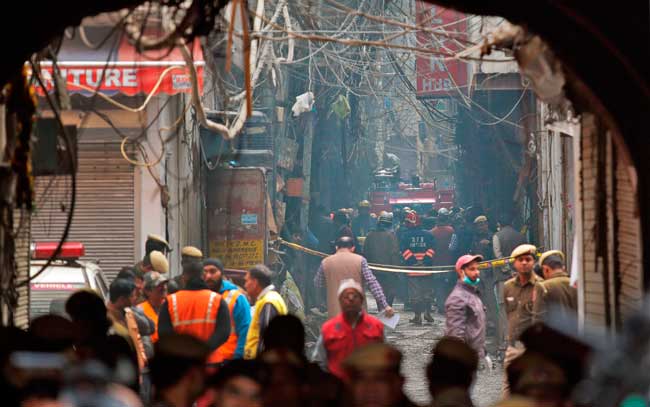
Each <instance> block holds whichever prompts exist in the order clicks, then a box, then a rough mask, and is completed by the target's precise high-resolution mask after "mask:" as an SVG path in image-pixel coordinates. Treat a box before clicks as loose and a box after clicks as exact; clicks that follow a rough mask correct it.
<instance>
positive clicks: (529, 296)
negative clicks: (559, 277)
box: [503, 273, 544, 345]
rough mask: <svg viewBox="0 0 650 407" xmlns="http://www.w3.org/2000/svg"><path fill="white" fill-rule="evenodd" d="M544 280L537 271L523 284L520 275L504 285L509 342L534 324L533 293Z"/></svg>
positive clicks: (511, 343)
mask: <svg viewBox="0 0 650 407" xmlns="http://www.w3.org/2000/svg"><path fill="white" fill-rule="evenodd" d="M542 281H544V280H543V279H542V278H541V277H539V276H537V274H535V273H531V277H530V280H529V281H527V282H526V283H525V284H523V285H522V284H521V281H520V280H519V276H515V277H513V278H511V279H510V280H508V281H506V282H505V284H504V285H503V302H504V303H505V306H506V314H507V315H508V343H509V344H510V345H513V344H514V343H515V341H517V340H518V339H519V336H520V335H521V333H522V332H524V331H525V330H526V328H528V327H529V326H531V325H532V324H533V293H534V292H535V286H536V285H537V284H539V283H540V282H542Z"/></svg>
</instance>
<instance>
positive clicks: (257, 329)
mask: <svg viewBox="0 0 650 407" xmlns="http://www.w3.org/2000/svg"><path fill="white" fill-rule="evenodd" d="M447 215H449V213H448V212H447V213H446V212H445V211H440V212H439V213H438V217H437V220H436V223H435V225H434V226H433V227H432V229H431V230H427V229H426V228H425V227H423V226H422V223H423V222H422V220H421V218H420V217H419V216H418V214H417V213H416V212H415V211H405V213H404V214H403V220H402V222H395V223H397V225H395V224H394V222H393V219H394V217H393V216H391V214H388V213H382V214H381V215H380V216H379V217H378V219H377V221H376V222H374V220H373V221H365V220H363V219H359V218H356V219H355V221H354V222H351V223H350V222H349V218H348V217H347V216H343V214H341V213H340V212H339V213H338V219H337V216H334V220H335V221H336V222H339V223H340V225H338V227H337V234H336V235H335V236H334V237H335V240H334V241H333V253H332V254H331V255H329V256H328V257H326V258H325V259H323V260H322V261H321V263H320V266H319V267H318V268H317V270H316V271H315V274H314V278H313V281H312V284H313V288H314V289H315V290H316V291H319V290H321V291H323V292H324V293H325V304H326V309H327V320H326V321H325V322H324V323H323V324H322V327H321V329H320V331H319V337H318V341H317V343H316V346H315V347H314V348H313V350H312V351H311V352H309V354H306V344H305V328H304V326H303V323H302V321H301V318H298V317H296V316H295V315H292V313H291V312H290V311H291V310H290V307H289V306H288V305H287V303H286V301H285V300H284V299H283V296H282V295H281V294H280V293H279V292H278V289H276V287H275V286H274V284H273V282H274V275H273V272H272V271H271V270H270V269H269V268H268V267H266V266H265V265H257V266H255V267H252V268H251V269H249V270H248V271H247V272H246V275H245V279H244V283H243V287H240V286H237V285H236V284H234V283H233V282H232V281H229V280H228V279H227V278H226V275H225V269H224V265H223V264H222V262H221V261H220V260H219V259H216V258H204V256H203V253H202V252H201V251H200V250H199V249H198V248H195V247H191V246H187V247H185V248H183V250H182V253H181V257H182V260H181V266H182V272H181V273H180V275H178V276H176V277H174V278H172V279H170V278H168V277H167V275H168V274H170V273H169V264H168V261H167V257H166V255H167V253H168V252H169V250H170V248H169V245H168V243H167V242H166V241H165V240H164V239H162V238H160V237H158V236H155V235H150V236H149V237H148V239H147V241H146V244H145V249H146V254H145V256H144V258H143V259H142V261H140V262H138V263H137V264H135V265H134V266H129V267H125V268H123V269H122V270H121V271H120V273H119V274H118V275H117V277H116V278H115V279H114V280H113V281H112V282H111V284H110V288H109V298H108V299H107V300H106V301H105V300H104V299H102V298H101V297H100V296H99V295H98V294H97V293H95V292H93V291H90V290H80V291H78V292H76V293H74V294H73V295H71V296H70V297H69V298H68V299H67V301H66V303H65V312H64V313H61V314H58V315H57V314H48V315H44V316H41V317H39V318H37V319H35V320H33V321H32V323H31V325H30V328H29V330H28V331H21V330H18V329H16V328H3V329H4V333H3V334H2V335H1V336H0V339H1V340H2V342H3V344H2V346H1V351H2V359H0V363H2V365H3V367H4V369H3V372H4V374H3V376H2V378H3V380H2V387H3V389H4V391H3V394H7V395H8V397H9V398H8V399H6V401H7V402H8V404H7V405H24V406H31V405H55V406H59V405H60V406H68V405H73V406H76V405H98V406H99V405H101V406H103V405H106V406H109V405H111V406H121V405H124V406H139V405H152V406H177V407H183V406H193V405H196V406H219V407H221V406H267V405H268V406H274V405H283V406H284V405H296V406H297V405H328V406H329V405H332V406H334V405H336V406H338V405H360V406H361V405H362V406H411V405H414V404H413V403H412V402H411V401H410V400H408V398H407V396H406V395H405V394H404V392H403V384H404V378H403V376H402V374H401V370H400V369H401V360H402V355H401V353H400V352H399V350H398V349H396V348H395V347H393V346H391V345H389V344H386V343H385V332H384V329H385V327H384V323H382V322H381V321H380V319H378V318H377V317H375V316H373V315H371V314H369V313H368V311H367V304H366V301H365V300H366V291H370V293H371V294H372V295H373V296H374V298H375V300H376V303H377V307H378V309H377V311H378V312H379V313H381V314H382V315H383V316H385V317H387V318H390V317H391V316H392V315H393V314H394V312H395V311H394V309H393V307H392V305H393V301H394V299H395V297H396V296H401V295H404V294H403V293H402V291H401V290H400V287H399V285H400V284H401V283H402V282H403V281H402V280H403V279H402V277H401V276H403V275H404V273H399V274H397V273H385V274H378V275H377V276H376V275H375V272H373V271H372V270H371V269H370V267H369V265H368V264H369V263H370V262H371V261H372V263H378V264H386V265H394V264H395V263H398V264H399V265H401V266H402V267H405V268H409V267H417V266H435V265H436V264H440V265H446V263H447V262H452V260H453V259H454V257H455V254H456V250H458V249H457V247H458V245H459V244H461V242H462V241H463V239H465V238H466V237H464V236H462V234H459V233H458V231H456V230H454V228H453V227H451V226H450V225H449V221H448V219H449V217H448V216H447ZM483 218H484V217H481V216H479V217H478V218H477V219H476V222H475V224H480V223H481V222H483V221H484V219H483ZM371 219H372V218H371ZM353 229H354V230H353ZM355 230H356V232H355ZM476 230H479V231H481V230H483V229H482V228H477V229H476ZM513 230H514V229H513ZM360 232H361V233H365V236H364V235H356V234H357V233H360ZM516 233H517V232H516V231H515V234H513V232H512V231H510V230H509V228H508V225H505V226H504V227H502V228H501V230H500V231H499V232H498V233H497V234H496V235H494V236H493V237H492V236H488V235H486V234H485V233H483V232H481V233H480V234H478V235H476V236H477V237H476V239H473V241H474V243H475V244H476V245H475V246H474V248H475V249H476V250H473V249H469V250H468V252H469V253H470V254H464V255H462V256H459V257H458V258H457V261H456V262H455V272H456V273H455V274H454V276H453V278H452V279H450V276H449V273H445V274H442V273H441V275H440V276H438V275H434V276H433V277H431V276H430V275H426V274H424V273H422V272H421V270H420V269H411V271H412V272H413V273H412V274H413V275H409V274H408V273H407V282H408V290H407V296H406V299H408V300H410V304H411V307H412V310H413V311H414V314H415V317H414V319H413V320H411V322H412V323H414V324H422V320H421V318H422V315H424V319H425V321H426V320H430V319H433V317H432V316H431V315H430V307H431V305H432V303H434V302H435V303H436V305H437V307H438V310H439V311H440V312H441V313H444V315H445V318H446V328H445V335H446V336H445V337H444V338H443V339H441V340H439V341H438V342H437V343H436V344H435V345H434V344H432V346H433V349H432V354H431V361H430V364H429V368H428V370H427V376H428V380H429V389H430V393H431V395H432V400H433V405H434V406H472V405H473V404H472V400H471V397H470V390H471V386H472V383H473V380H474V378H475V376H476V372H477V370H479V369H483V368H485V367H486V366H487V367H491V364H492V361H491V360H490V358H489V352H488V351H487V350H486V348H485V336H486V331H487V327H488V324H487V319H488V313H487V311H486V307H485V306H484V300H483V298H484V297H483V296H482V295H481V294H480V291H481V288H482V287H483V286H482V285H481V282H482V281H483V278H482V277H483V274H482V270H480V269H479V263H480V262H481V261H482V260H483V259H484V258H485V255H486V254H485V252H484V251H483V252H481V251H479V250H478V249H485V247H489V248H490V249H491V250H496V249H495V248H498V250H500V251H501V253H506V252H504V251H507V250H510V249H511V246H512V245H514V243H517V246H516V247H514V248H512V250H511V253H510V254H509V255H510V257H511V258H512V270H514V275H513V276H512V277H511V278H510V279H508V280H507V281H505V282H504V283H503V288H502V296H501V300H502V301H501V302H502V303H503V304H505V306H504V307H503V309H504V311H505V315H506V323H505V327H506V330H507V333H506V335H505V338H506V340H505V343H506V345H507V349H506V351H505V367H506V369H507V375H506V377H505V378H504V395H507V397H512V396H510V395H509V394H510V393H512V394H513V395H515V396H527V397H532V399H533V401H532V403H535V401H534V400H535V399H536V400H537V401H539V402H544V403H548V402H551V404H544V405H552V406H554V405H558V406H560V405H562V406H564V405H567V404H562V403H566V402H567V400H568V399H567V397H568V395H569V394H570V391H569V387H570V386H574V385H575V384H576V383H577V379H576V377H579V376H580V375H579V374H577V373H576V371H575V365H571V364H567V363H565V360H566V358H564V359H563V358H557V357H555V356H554V355H553V354H552V353H549V352H547V351H546V350H545V349H544V347H543V346H542V347H540V346H538V344H539V343H540V340H539V338H540V337H543V336H544V335H550V337H557V336H558V335H559V336H562V335H563V334H562V333H558V332H556V331H553V330H551V329H549V328H548V327H545V325H543V323H542V322H543V320H544V318H545V316H546V315H547V314H548V313H549V312H550V311H549V310H552V309H553V307H555V306H559V307H560V308H561V309H562V310H564V311H565V312H566V313H568V314H573V313H575V308H576V298H575V296H576V295H575V289H574V288H573V287H571V286H570V284H569V278H568V275H567V273H566V269H565V265H564V255H563V254H562V253H561V252H558V251H552V252H546V253H544V254H543V255H542V256H541V258H540V259H539V262H538V261H537V258H536V254H537V249H536V248H535V247H534V246H532V245H528V244H525V243H524V244H519V243H522V242H520V241H519V237H518V236H517V235H516ZM513 236H514V237H513ZM357 249H359V250H358V252H357ZM359 253H362V254H363V255H361V254H359ZM364 256H365V257H364ZM536 263H538V265H539V269H540V275H539V276H538V275H537V274H536V273H534V272H533V270H534V268H535V267H534V266H535V264H536ZM503 273H504V274H505V273H506V272H505V271H503ZM443 275H444V277H443V278H441V276H443ZM511 275H512V273H511ZM449 280H451V282H452V284H451V287H445V288H444V289H445V290H448V291H447V292H445V293H443V294H441V298H442V299H443V300H444V302H442V303H441V302H439V299H438V298H437V297H435V296H434V291H435V290H437V289H439V286H440V285H441V284H448V283H449ZM531 330H537V331H539V330H541V333H540V332H535V333H533V334H531ZM549 332H551V333H549ZM553 335H555V336H553ZM531 336H532V337H534V338H536V340H533V341H531V340H530V337H531ZM542 342H543V341H542ZM530 369H533V370H534V369H537V370H535V371H533V372H530ZM539 369H541V370H539ZM540 378H544V380H541V379H540ZM549 378H550V379H549ZM547 379H548V380H547ZM545 380H546V381H545ZM549 380H550V383H551V384H550V385H552V386H555V387H552V388H553V389H555V390H554V391H552V392H546V391H540V387H539V386H542V385H543V386H546V385H549V384H548V383H547V382H548V381H549ZM553 403H557V404H553ZM530 405H535V404H530Z"/></svg>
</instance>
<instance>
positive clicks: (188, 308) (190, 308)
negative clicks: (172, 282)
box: [167, 289, 223, 364]
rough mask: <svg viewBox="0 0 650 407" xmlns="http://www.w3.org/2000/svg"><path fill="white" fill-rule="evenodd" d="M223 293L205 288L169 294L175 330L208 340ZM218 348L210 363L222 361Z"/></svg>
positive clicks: (209, 359)
mask: <svg viewBox="0 0 650 407" xmlns="http://www.w3.org/2000/svg"><path fill="white" fill-rule="evenodd" d="M220 303H221V295H219V294H217V293H215V292H214V291H210V290H208V289H205V290H191V291H190V290H181V291H178V292H176V293H174V294H170V295H168V296H167V309H168V310H169V316H170V318H171V320H172V326H173V327H174V332H176V333H182V334H188V335H192V336H195V337H196V338H198V339H201V340H202V341H205V342H207V341H208V339H210V336H212V333H213V332H214V329H215V324H216V323H217V315H218V314H219V305H220ZM221 362H223V357H222V356H221V355H220V354H219V353H218V349H217V350H215V351H214V352H212V354H211V355H210V356H209V357H208V361H207V363H208V364H214V363H221Z"/></svg>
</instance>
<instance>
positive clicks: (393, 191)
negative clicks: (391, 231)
mask: <svg viewBox="0 0 650 407" xmlns="http://www.w3.org/2000/svg"><path fill="white" fill-rule="evenodd" d="M368 200H369V201H370V211H371V212H373V213H377V214H378V213H380V212H381V211H387V212H393V211H394V210H395V209H397V208H403V207H405V206H408V207H410V208H413V209H415V210H416V211H418V212H419V213H422V212H428V211H429V210H431V209H436V210H439V209H441V208H447V209H449V208H451V207H452V206H454V203H455V191H454V190H453V189H442V190H441V189H438V188H437V185H436V182H435V180H434V181H433V182H422V183H418V184H416V185H414V184H413V183H405V182H400V181H399V180H397V179H396V177H395V175H394V174H393V173H392V172H390V171H386V170H379V171H377V172H376V173H375V176H374V179H373V184H372V186H371V188H370V191H369V192H368Z"/></svg>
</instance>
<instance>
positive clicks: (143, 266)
mask: <svg viewBox="0 0 650 407" xmlns="http://www.w3.org/2000/svg"><path fill="white" fill-rule="evenodd" d="M171 249H172V248H171V247H170V246H169V243H167V241H166V240H165V239H163V238H162V237H160V236H158V235H154V234H149V235H147V240H146V242H145V244H144V250H145V253H144V257H143V258H142V260H141V261H139V262H137V263H136V264H135V265H134V266H133V268H134V269H135V271H136V274H137V273H138V272H140V273H142V274H144V273H147V272H149V271H152V270H153V266H152V265H151V260H150V259H149V255H150V254H151V252H153V251H154V250H155V251H159V252H161V253H162V254H164V255H167V254H168V253H169V252H170V251H171Z"/></svg>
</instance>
